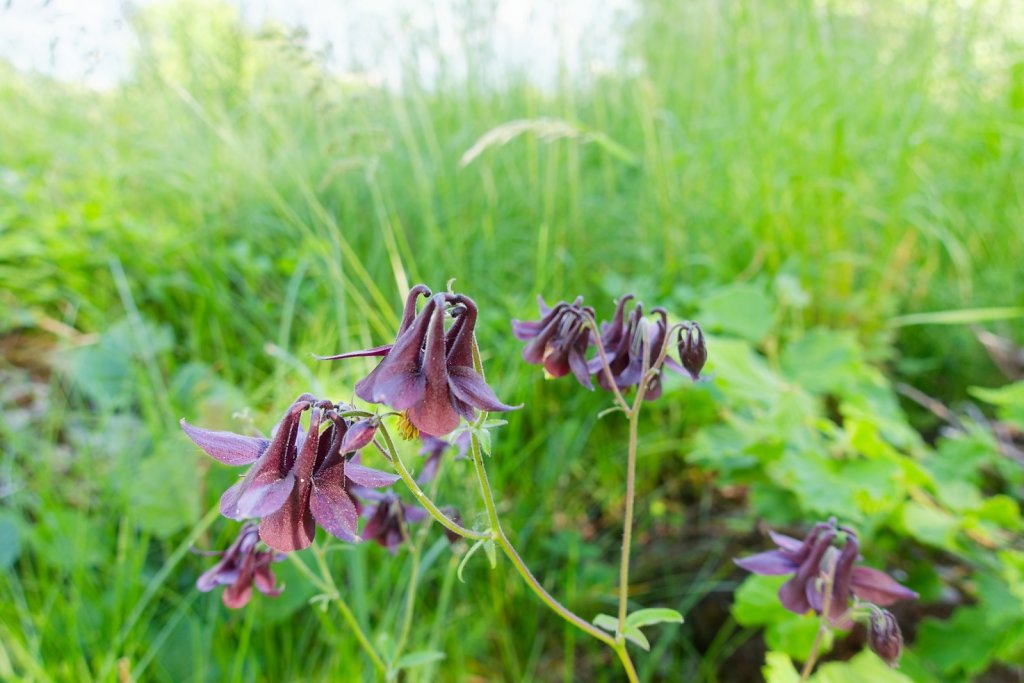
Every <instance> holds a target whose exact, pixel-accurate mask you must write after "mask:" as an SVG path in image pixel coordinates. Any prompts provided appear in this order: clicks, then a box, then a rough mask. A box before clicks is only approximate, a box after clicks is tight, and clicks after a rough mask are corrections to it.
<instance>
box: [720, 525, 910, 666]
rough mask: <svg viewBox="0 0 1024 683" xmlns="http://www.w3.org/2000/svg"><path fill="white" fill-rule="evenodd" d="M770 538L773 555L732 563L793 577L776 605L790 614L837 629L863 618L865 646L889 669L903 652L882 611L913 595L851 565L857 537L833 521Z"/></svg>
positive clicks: (893, 622)
mask: <svg viewBox="0 0 1024 683" xmlns="http://www.w3.org/2000/svg"><path fill="white" fill-rule="evenodd" d="M770 535H771V538H772V541H774V542H775V545H777V546H778V550H769V551H768V552H764V553H759V554H757V555H751V556H750V557H744V558H742V559H738V560H735V562H736V564H737V565H739V566H740V567H742V568H743V569H746V570H747V571H749V572H753V573H755V574H760V575H762V576H780V575H785V574H793V578H791V579H789V580H788V581H786V582H785V583H784V584H782V587H781V588H779V601H780V602H781V603H782V605H783V607H785V608H786V609H788V610H789V611H791V612H794V613H796V614H806V613H807V612H809V611H812V610H813V611H814V613H815V614H819V615H821V614H823V613H824V615H825V618H826V619H828V622H829V623H830V624H831V625H832V626H834V627H836V628H843V629H847V628H850V627H851V626H852V625H853V623H854V621H855V620H857V619H858V618H866V620H867V621H868V645H869V646H870V647H871V649H872V650H873V651H874V652H875V653H876V654H877V655H878V656H880V657H881V658H882V659H884V660H885V661H887V662H889V664H895V663H896V662H897V661H898V660H899V658H900V653H901V652H902V650H903V634H902V633H901V632H900V627H899V624H897V622H896V618H895V617H894V616H893V615H892V613H890V612H889V611H888V610H885V609H882V608H883V607H888V606H889V605H891V604H893V603H894V602H896V601H898V600H911V599H914V598H916V597H917V593H915V592H914V591H912V590H910V589H909V588H907V587H906V586H903V585H901V584H900V583H898V582H897V581H896V580H895V579H893V578H892V577H890V576H889V575H888V574H886V573H885V572H881V571H879V570H877V569H872V568H871V567H858V566H856V565H857V562H858V561H860V559H861V557H860V542H859V541H858V540H857V534H856V533H855V532H854V531H853V529H851V528H850V527H847V526H837V525H836V520H835V519H834V518H833V519H830V520H829V521H827V522H819V523H818V524H816V525H814V528H812V529H811V531H810V533H809V534H808V535H807V537H806V538H805V539H804V540H803V541H799V540H797V539H795V538H791V537H789V536H785V535H783V534H778V533H775V532H770ZM851 598H852V599H853V600H854V603H853V605H852V607H851Z"/></svg>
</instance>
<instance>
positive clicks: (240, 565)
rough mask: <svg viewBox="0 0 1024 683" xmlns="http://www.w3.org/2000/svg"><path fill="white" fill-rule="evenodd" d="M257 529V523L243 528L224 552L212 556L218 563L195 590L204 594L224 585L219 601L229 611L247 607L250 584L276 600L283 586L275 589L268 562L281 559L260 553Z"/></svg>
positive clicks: (282, 557)
mask: <svg viewBox="0 0 1024 683" xmlns="http://www.w3.org/2000/svg"><path fill="white" fill-rule="evenodd" d="M259 537H260V534H259V529H258V528H257V526H256V524H253V523H251V522H247V523H245V524H244V525H242V530H241V532H240V533H239V534H238V538H236V539H235V541H234V542H233V543H232V544H231V545H230V546H229V547H228V549H227V550H224V551H221V552H217V553H213V554H215V555H218V556H220V560H219V561H218V562H217V564H215V565H213V566H212V567H210V568H209V569H208V570H206V571H205V572H203V574H202V575H201V576H200V577H199V579H198V580H197V581H196V588H198V589H199V590H201V591H203V592H204V593H206V592H208V591H212V590H213V589H214V588H216V587H217V586H227V588H225V589H224V594H223V595H222V596H221V599H222V600H223V601H224V604H225V605H226V606H228V607H230V608H231V609H238V608H240V607H244V606H245V605H246V604H248V602H249V600H250V599H251V598H252V587H253V585H255V586H256V588H258V589H259V591H260V592H261V593H263V594H264V595H269V596H271V597H277V596H278V595H280V594H281V591H282V590H283V587H278V586H277V578H276V577H275V576H274V571H273V569H271V568H270V565H271V563H273V562H278V561H280V560H283V559H284V556H283V555H279V554H277V553H275V552H273V551H271V550H259V549H258V548H257V544H258V543H259Z"/></svg>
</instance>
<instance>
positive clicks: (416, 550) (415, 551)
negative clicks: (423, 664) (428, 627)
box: [390, 522, 423, 671]
mask: <svg viewBox="0 0 1024 683" xmlns="http://www.w3.org/2000/svg"><path fill="white" fill-rule="evenodd" d="M422 537H423V536H422V534H421V535H420V539H422ZM402 538H403V540H404V541H405V545H406V547H408V548H409V561H410V563H411V565H412V566H411V567H410V569H409V588H408V589H407V590H406V593H405V614H403V615H402V629H401V631H400V632H399V636H398V644H397V645H396V646H395V656H394V658H393V659H392V660H391V667H390V668H391V670H392V671H393V670H394V668H395V663H396V662H397V661H398V658H399V657H401V656H402V651H403V650H404V649H405V645H406V643H408V642H409V633H410V631H412V616H413V613H414V611H415V609H416V588H417V583H418V582H419V576H420V547H419V539H417V543H413V542H412V541H411V539H410V538H409V534H408V532H407V530H406V527H405V523H404V522H403V523H402Z"/></svg>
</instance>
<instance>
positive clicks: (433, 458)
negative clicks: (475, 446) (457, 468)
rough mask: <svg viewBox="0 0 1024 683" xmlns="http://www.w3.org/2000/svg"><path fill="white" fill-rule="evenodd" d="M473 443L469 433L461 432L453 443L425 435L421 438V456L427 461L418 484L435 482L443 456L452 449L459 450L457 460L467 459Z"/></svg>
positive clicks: (417, 480) (417, 479) (424, 463)
mask: <svg viewBox="0 0 1024 683" xmlns="http://www.w3.org/2000/svg"><path fill="white" fill-rule="evenodd" d="M471 441H472V437H471V435H470V433H469V431H463V432H460V433H459V435H458V436H456V437H455V438H454V439H453V440H452V441H448V440H446V439H439V438H437V437H436V436H430V435H429V434H423V435H422V436H421V437H420V444H421V445H420V455H422V456H424V457H426V460H425V461H424V462H423V467H422V468H421V469H420V473H419V476H418V477H417V478H416V482H417V483H418V484H420V485H423V484H428V483H430V482H431V481H433V480H434V477H436V476H437V472H438V470H439V469H440V467H441V459H442V456H444V454H445V452H446V451H447V450H448V449H450V448H455V449H457V451H456V456H455V457H456V459H462V458H465V457H466V454H467V453H468V452H469V447H470V443H471Z"/></svg>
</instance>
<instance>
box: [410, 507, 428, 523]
mask: <svg viewBox="0 0 1024 683" xmlns="http://www.w3.org/2000/svg"><path fill="white" fill-rule="evenodd" d="M404 514H405V521H406V522H409V523H410V524H419V523H420V522H422V521H423V520H425V519H426V518H427V517H428V516H429V515H428V514H427V511H426V510H424V509H423V508H421V507H418V506H416V505H406V506H405V512H404Z"/></svg>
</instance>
